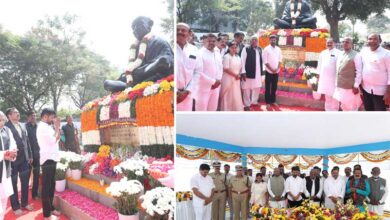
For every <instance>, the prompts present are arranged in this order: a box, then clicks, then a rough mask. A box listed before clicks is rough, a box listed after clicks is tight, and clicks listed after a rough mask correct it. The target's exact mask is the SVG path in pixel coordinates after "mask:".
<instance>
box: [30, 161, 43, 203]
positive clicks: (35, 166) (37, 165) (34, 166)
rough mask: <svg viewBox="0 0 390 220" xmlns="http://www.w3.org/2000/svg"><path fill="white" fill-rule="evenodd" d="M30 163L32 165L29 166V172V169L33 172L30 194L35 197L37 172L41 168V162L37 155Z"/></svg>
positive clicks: (36, 193) (36, 195) (37, 184)
mask: <svg viewBox="0 0 390 220" xmlns="http://www.w3.org/2000/svg"><path fill="white" fill-rule="evenodd" d="M31 165H32V167H30V173H31V170H32V173H33V184H32V190H31V195H32V197H33V198H35V197H38V186H39V173H40V170H41V164H40V163H39V157H38V158H34V159H33V162H32V164H31Z"/></svg>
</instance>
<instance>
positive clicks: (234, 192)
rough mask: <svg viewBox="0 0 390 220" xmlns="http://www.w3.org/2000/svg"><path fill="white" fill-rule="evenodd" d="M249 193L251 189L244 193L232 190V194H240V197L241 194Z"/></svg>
mask: <svg viewBox="0 0 390 220" xmlns="http://www.w3.org/2000/svg"><path fill="white" fill-rule="evenodd" d="M247 192H249V189H247V190H245V191H242V192H238V191H234V190H232V193H236V194H238V195H240V194H245V193H247Z"/></svg>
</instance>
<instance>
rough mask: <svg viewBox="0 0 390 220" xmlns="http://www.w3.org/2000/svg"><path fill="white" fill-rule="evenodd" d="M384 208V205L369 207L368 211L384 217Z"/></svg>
mask: <svg viewBox="0 0 390 220" xmlns="http://www.w3.org/2000/svg"><path fill="white" fill-rule="evenodd" d="M383 206H384V205H370V204H369V205H368V210H369V211H371V212H375V213H376V214H378V215H379V216H383Z"/></svg>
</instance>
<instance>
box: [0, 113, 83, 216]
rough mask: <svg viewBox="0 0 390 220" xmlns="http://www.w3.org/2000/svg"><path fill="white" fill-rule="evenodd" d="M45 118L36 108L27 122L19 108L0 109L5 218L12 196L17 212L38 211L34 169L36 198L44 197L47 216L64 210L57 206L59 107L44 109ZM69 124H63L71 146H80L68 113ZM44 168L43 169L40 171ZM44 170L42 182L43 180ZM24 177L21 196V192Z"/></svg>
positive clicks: (0, 207) (0, 197)
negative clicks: (34, 204) (23, 119)
mask: <svg viewBox="0 0 390 220" xmlns="http://www.w3.org/2000/svg"><path fill="white" fill-rule="evenodd" d="M40 118H41V120H40V122H39V123H37V121H36V115H35V113H34V112H32V111H31V112H28V113H27V123H21V122H20V113H19V111H18V110H17V109H16V108H9V109H7V111H6V112H5V114H4V113H3V112H2V111H0V220H1V219H4V216H5V211H6V208H7V200H8V198H10V201H11V206H12V210H13V211H14V213H15V215H16V216H21V215H23V214H24V213H25V211H34V207H33V205H32V204H29V185H30V175H31V173H32V175H33V178H32V190H31V196H32V199H34V200H38V199H39V185H41V191H40V192H41V193H40V197H41V200H42V208H43V216H44V219H57V217H56V216H59V215H60V213H59V212H58V211H56V210H55V209H54V206H53V198H54V189H55V172H56V161H57V160H58V159H59V157H58V156H59V155H58V154H59V141H60V136H61V133H62V132H61V128H60V125H61V121H60V119H59V118H58V117H56V113H55V111H53V110H51V109H43V110H42V113H41V117H40ZM67 121H68V122H67V124H66V125H64V126H63V127H62V130H63V134H64V135H65V139H66V137H67V139H68V142H67V143H65V146H67V148H68V150H70V149H74V151H76V150H77V148H75V146H74V145H73V144H72V143H74V142H75V140H72V137H73V138H75V135H73V136H71V135H69V133H71V132H72V129H71V128H73V132H74V130H75V128H74V125H73V121H72V117H71V116H68V117H67ZM41 169H42V172H40V171H41ZM40 174H42V179H41V180H42V182H41V183H40V178H39V176H40ZM18 176H19V179H20V184H21V186H20V190H21V200H19V193H18Z"/></svg>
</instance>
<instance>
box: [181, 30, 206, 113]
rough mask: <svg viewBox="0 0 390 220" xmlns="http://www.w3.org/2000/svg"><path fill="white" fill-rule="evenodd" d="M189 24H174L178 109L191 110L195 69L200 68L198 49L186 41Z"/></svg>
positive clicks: (198, 69)
mask: <svg viewBox="0 0 390 220" xmlns="http://www.w3.org/2000/svg"><path fill="white" fill-rule="evenodd" d="M189 30H190V26H188V25H187V24H185V23H178V24H177V25H176V31H177V32H176V43H177V46H176V68H175V69H176V76H177V82H176V85H177V92H176V97H177V105H176V108H177V110H178V111H191V110H192V108H193V92H194V90H193V85H194V76H195V73H196V71H200V70H201V69H202V64H203V63H202V62H200V59H199V56H198V54H197V53H198V49H197V48H196V47H195V46H194V45H192V44H189V43H188V42H187V39H188V35H189Z"/></svg>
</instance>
